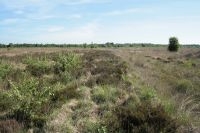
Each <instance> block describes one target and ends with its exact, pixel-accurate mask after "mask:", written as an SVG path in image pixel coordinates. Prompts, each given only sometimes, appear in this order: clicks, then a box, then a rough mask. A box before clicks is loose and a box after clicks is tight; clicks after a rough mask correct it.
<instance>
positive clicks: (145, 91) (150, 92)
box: [140, 87, 156, 101]
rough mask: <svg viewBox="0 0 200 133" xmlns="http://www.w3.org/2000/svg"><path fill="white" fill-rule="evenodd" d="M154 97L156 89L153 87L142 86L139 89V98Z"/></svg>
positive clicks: (148, 99) (150, 98)
mask: <svg viewBox="0 0 200 133" xmlns="http://www.w3.org/2000/svg"><path fill="white" fill-rule="evenodd" d="M154 98H156V91H155V89H153V88H149V87H144V88H142V89H141V94H140V99H141V100H144V101H145V100H146V101H150V100H152V99H154Z"/></svg>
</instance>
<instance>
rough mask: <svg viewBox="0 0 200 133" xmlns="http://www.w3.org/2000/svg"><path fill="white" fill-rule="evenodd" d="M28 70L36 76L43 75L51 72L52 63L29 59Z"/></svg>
mask: <svg viewBox="0 0 200 133" xmlns="http://www.w3.org/2000/svg"><path fill="white" fill-rule="evenodd" d="M26 70H27V71H29V72H30V73H31V74H32V75H34V76H39V77H40V76H42V75H43V74H48V73H50V72H51V64H50V63H49V61H41V60H29V61H28V62H27V66H26Z"/></svg>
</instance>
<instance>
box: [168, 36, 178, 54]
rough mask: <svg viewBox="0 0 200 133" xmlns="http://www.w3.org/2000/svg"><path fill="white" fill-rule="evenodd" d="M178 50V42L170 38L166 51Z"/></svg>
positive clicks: (176, 39)
mask: <svg viewBox="0 0 200 133" xmlns="http://www.w3.org/2000/svg"><path fill="white" fill-rule="evenodd" d="M178 49H179V41H178V38H177V37H170V38H169V46H168V50H169V51H175V52H176V51H178Z"/></svg>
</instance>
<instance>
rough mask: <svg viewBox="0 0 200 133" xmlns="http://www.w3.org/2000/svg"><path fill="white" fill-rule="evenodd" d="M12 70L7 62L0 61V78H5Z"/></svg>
mask: <svg viewBox="0 0 200 133" xmlns="http://www.w3.org/2000/svg"><path fill="white" fill-rule="evenodd" d="M11 70H12V67H11V66H10V65H9V64H4V63H3V62H1V63H0V80H3V79H5V78H6V76H7V75H8V74H9V72H10V71H11Z"/></svg>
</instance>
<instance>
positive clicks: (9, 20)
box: [0, 18, 19, 25]
mask: <svg viewBox="0 0 200 133" xmlns="http://www.w3.org/2000/svg"><path fill="white" fill-rule="evenodd" d="M18 21H19V19H18V18H7V19H4V20H1V21H0V24H1V25H9V24H14V23H17V22H18Z"/></svg>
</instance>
